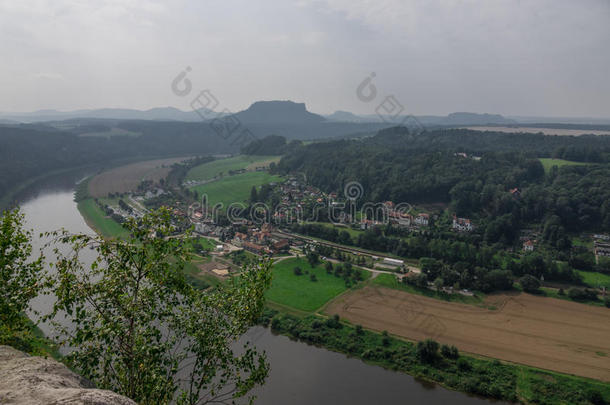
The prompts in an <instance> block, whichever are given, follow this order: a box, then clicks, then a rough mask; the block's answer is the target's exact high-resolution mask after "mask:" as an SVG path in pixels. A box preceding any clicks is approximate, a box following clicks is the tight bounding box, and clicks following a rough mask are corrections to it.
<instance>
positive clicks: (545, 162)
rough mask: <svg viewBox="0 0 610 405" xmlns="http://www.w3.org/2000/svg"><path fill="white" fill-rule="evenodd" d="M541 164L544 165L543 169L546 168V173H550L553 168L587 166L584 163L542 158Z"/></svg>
mask: <svg viewBox="0 0 610 405" xmlns="http://www.w3.org/2000/svg"><path fill="white" fill-rule="evenodd" d="M540 163H542V167H544V172H545V173H548V172H550V171H551V168H552V167H553V166H557V167H561V166H580V165H586V164H587V163H584V162H572V161H571V160H563V159H551V158H540Z"/></svg>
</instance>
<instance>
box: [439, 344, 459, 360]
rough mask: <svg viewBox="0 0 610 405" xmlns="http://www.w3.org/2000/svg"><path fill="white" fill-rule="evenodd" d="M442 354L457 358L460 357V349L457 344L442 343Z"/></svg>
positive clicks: (447, 357)
mask: <svg viewBox="0 0 610 405" xmlns="http://www.w3.org/2000/svg"><path fill="white" fill-rule="evenodd" d="M441 354H442V355H443V357H444V358H446V359H457V358H458V357H460V354H459V352H458V349H457V347H455V346H448V345H442V346H441Z"/></svg>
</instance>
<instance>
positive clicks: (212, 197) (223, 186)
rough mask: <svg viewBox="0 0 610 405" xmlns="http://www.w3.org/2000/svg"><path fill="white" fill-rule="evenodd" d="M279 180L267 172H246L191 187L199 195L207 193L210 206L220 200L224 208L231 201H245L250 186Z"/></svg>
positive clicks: (248, 194)
mask: <svg viewBox="0 0 610 405" xmlns="http://www.w3.org/2000/svg"><path fill="white" fill-rule="evenodd" d="M280 180H281V177H279V176H273V175H270V174H269V173H267V172H248V173H243V174H238V175H235V176H229V177H225V178H223V179H221V180H218V181H215V182H212V183H208V184H203V185H200V186H196V187H193V190H196V191H197V193H198V194H199V195H200V196H201V195H202V194H204V193H205V194H207V196H208V204H209V205H210V206H213V205H214V204H217V203H220V202H221V203H223V204H224V207H225V208H226V207H227V206H228V205H229V204H231V203H235V202H237V203H243V202H245V201H246V200H247V199H248V198H249V197H250V190H251V189H252V186H257V187H258V186H261V185H263V184H266V183H271V182H274V181H280Z"/></svg>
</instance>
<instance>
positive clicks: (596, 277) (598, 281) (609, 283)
mask: <svg viewBox="0 0 610 405" xmlns="http://www.w3.org/2000/svg"><path fill="white" fill-rule="evenodd" d="M576 272H577V273H578V274H580V276H581V277H582V281H583V282H584V283H585V284H587V285H588V286H589V287H593V288H597V287H599V286H603V287H606V288H608V289H610V275H608V274H603V273H597V272H594V271H581V270H576Z"/></svg>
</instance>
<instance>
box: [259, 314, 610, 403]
mask: <svg viewBox="0 0 610 405" xmlns="http://www.w3.org/2000/svg"><path fill="white" fill-rule="evenodd" d="M261 323H262V324H263V325H267V326H270V327H271V329H272V330H273V331H274V332H275V333H280V334H283V335H286V336H289V337H290V338H292V339H296V340H299V341H301V342H305V343H308V344H312V345H315V346H321V347H324V348H327V349H329V350H333V351H337V352H340V353H344V354H346V355H348V356H353V357H357V358H359V359H362V360H363V361H365V362H367V363H370V364H374V365H378V366H382V367H384V368H387V369H390V370H395V371H400V372H404V373H407V374H409V375H411V376H414V377H416V378H422V379H425V380H427V381H430V382H434V383H436V384H439V385H441V386H443V387H446V388H449V389H452V390H456V391H461V392H466V393H469V394H474V395H480V396H484V397H487V398H493V399H498V400H505V401H510V402H517V401H519V402H521V403H526V404H530V403H532V404H533V403H545V404H566V403H570V404H581V403H584V404H586V403H604V402H593V401H596V400H598V399H599V398H603V399H604V400H605V401H606V403H607V402H608V401H610V384H608V383H604V382H601V381H597V380H591V379H586V378H582V377H575V376H569V375H565V374H559V373H554V372H550V371H544V370H539V369H536V368H532V367H527V366H522V365H517V364H511V363H502V362H500V361H498V360H491V359H485V358H477V357H473V356H464V355H461V354H459V355H458V356H457V357H455V355H454V354H444V351H443V350H440V351H437V352H435V353H433V354H432V355H430V356H428V357H427V358H426V359H425V360H424V359H422V358H421V356H420V355H418V349H417V345H416V344H415V343H412V342H408V341H405V340H402V339H399V338H395V337H393V336H390V335H387V334H379V333H376V332H373V331H369V330H366V329H364V328H361V327H358V326H353V325H351V324H349V323H347V322H345V321H340V320H339V318H337V317H335V318H324V317H322V316H319V315H307V316H304V317H297V316H294V315H289V314H286V313H282V312H279V311H276V310H271V309H268V310H266V311H265V314H264V315H263V317H262V319H261ZM448 353H449V352H448Z"/></svg>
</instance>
